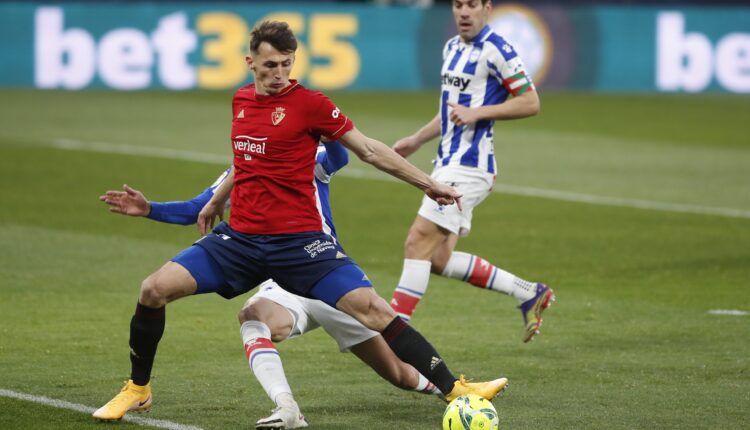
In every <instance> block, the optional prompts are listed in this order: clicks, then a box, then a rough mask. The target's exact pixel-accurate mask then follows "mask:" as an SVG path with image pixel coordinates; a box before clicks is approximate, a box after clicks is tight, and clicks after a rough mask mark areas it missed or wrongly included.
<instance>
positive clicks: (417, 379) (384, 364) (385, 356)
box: [351, 336, 441, 395]
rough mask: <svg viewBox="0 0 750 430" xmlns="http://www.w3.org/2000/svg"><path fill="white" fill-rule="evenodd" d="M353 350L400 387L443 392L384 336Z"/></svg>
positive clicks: (378, 372)
mask: <svg viewBox="0 0 750 430" xmlns="http://www.w3.org/2000/svg"><path fill="white" fill-rule="evenodd" d="M351 351H352V353H353V354H354V355H356V356H357V357H359V359H360V360H362V361H363V362H364V363H365V364H367V365H368V366H370V367H371V368H372V369H373V370H374V371H375V372H376V373H377V374H378V375H380V377H381V378H383V379H385V380H386V381H388V382H390V383H391V384H393V385H395V386H396V387H398V388H402V389H404V390H413V391H417V392H420V393H425V394H438V395H439V394H441V393H440V390H438V389H437V387H435V384H433V383H432V382H430V381H428V380H427V378H425V377H424V376H422V375H421V374H420V373H419V372H417V369H415V368H413V367H412V366H410V365H408V364H406V363H404V362H403V361H401V360H399V358H398V357H396V354H394V353H393V350H392V349H391V348H390V347H388V344H387V343H386V342H385V340H384V339H383V337H382V336H375V337H372V338H370V339H368V340H366V341H364V342H362V343H358V344H356V345H354V346H352V348H351Z"/></svg>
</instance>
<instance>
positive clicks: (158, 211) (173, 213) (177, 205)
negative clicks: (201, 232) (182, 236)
mask: <svg viewBox="0 0 750 430" xmlns="http://www.w3.org/2000/svg"><path fill="white" fill-rule="evenodd" d="M213 195H214V188H213V187H208V188H206V189H205V190H203V192H202V193H200V194H198V195H197V196H195V197H193V198H192V199H191V200H187V201H181V202H166V203H159V202H151V212H149V214H148V218H151V219H152V220H154V221H161V222H166V223H169V224H182V225H189V224H195V222H196V221H197V220H198V213H199V212H200V211H201V209H203V206H205V205H206V203H208V201H209V200H211V197H213Z"/></svg>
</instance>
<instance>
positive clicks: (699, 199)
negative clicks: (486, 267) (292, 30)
mask: <svg viewBox="0 0 750 430" xmlns="http://www.w3.org/2000/svg"><path fill="white" fill-rule="evenodd" d="M0 98H1V99H2V100H3V102H2V103H0V196H2V200H1V203H2V204H0V226H2V228H0V322H1V324H0V389H6V390H13V391H17V392H23V393H28V394H32V395H37V396H46V397H49V398H54V399H60V400H65V401H68V402H73V403H79V404H83V405H87V406H92V407H98V406H100V405H101V404H102V403H103V402H106V401H107V400H109V398H110V397H111V396H112V395H114V394H115V393H116V391H117V390H118V389H119V388H120V387H121V384H122V381H123V380H125V379H127V376H128V373H129V360H128V356H127V351H128V346H127V338H128V324H129V319H130V316H131V315H132V311H133V308H134V306H135V302H136V298H137V292H138V288H139V286H140V281H141V280H142V279H143V278H145V277H146V276H147V275H148V274H149V273H151V272H152V271H153V270H155V269H157V268H158V267H159V266H160V265H161V264H163V262H164V261H166V260H167V259H169V258H170V257H171V256H173V255H174V254H175V253H177V252H178V251H179V250H181V249H183V248H184V247H186V246H188V245H189V244H190V243H192V241H194V240H195V239H196V238H197V233H196V231H195V229H194V228H192V227H179V226H168V225H163V224H157V223H154V222H151V221H148V220H143V219H134V218H126V217H122V216H117V215H113V214H109V213H108V212H107V211H106V209H105V207H104V205H103V204H102V203H100V202H99V201H98V200H97V197H98V196H99V195H100V194H101V193H102V192H103V191H105V190H107V189H112V188H116V187H119V186H121V185H122V184H123V183H128V184H130V185H131V186H134V187H136V188H138V189H140V190H142V191H144V193H146V196H147V197H149V198H151V199H153V200H170V199H172V200H174V199H183V198H189V197H192V196H193V195H195V194H197V193H198V192H199V191H201V190H202V189H203V188H204V187H205V186H207V184H209V183H210V182H212V181H213V179H214V178H215V177H216V176H217V175H218V174H219V173H220V171H221V170H222V169H223V166H222V164H220V163H216V162H213V163H212V162H200V161H185V160H180V159H170V158H168V157H167V158H165V157H159V156H143V155H132V154H128V152H133V151H132V150H133V149H134V148H135V149H136V150H137V149H139V148H149V147H155V148H167V149H172V150H177V151H179V152H186V153H187V152H191V153H192V152H198V153H202V154H207V157H206V158H207V160H215V159H219V160H220V159H221V157H222V156H224V157H226V160H227V162H228V160H229V154H230V148H229V144H228V142H229V140H228V137H229V120H230V113H229V106H230V98H231V93H229V92H214V93H210V92H188V93H163V92H148V93H110V92H82V93H66V92H37V91H25V90H3V91H1V92H0ZM333 98H334V100H335V101H336V102H337V103H338V104H339V106H340V107H341V108H342V110H343V111H344V112H345V113H347V114H348V115H349V116H351V117H352V118H353V119H354V121H355V123H356V124H357V125H358V126H359V128H360V129H362V130H363V131H364V132H365V133H366V134H369V135H371V136H373V137H377V138H379V139H381V140H383V141H385V142H386V143H388V144H392V143H393V142H394V141H395V140H396V139H397V138H398V137H401V136H403V135H405V134H407V133H410V132H412V131H413V130H415V129H416V128H418V127H419V126H421V125H422V124H423V123H425V122H426V121H427V120H429V118H430V117H431V116H432V115H434V114H435V111H436V109H437V94H436V93H417V94H351V93H349V94H333ZM749 118H750V99H748V98H747V97H732V96H721V95H705V96H666V95H663V96H647V95H627V96H626V95H610V96H604V95H592V94H575V93H570V94H569V93H551V94H547V93H543V94H542V114H541V115H540V116H538V117H536V118H533V119H528V120H523V121H515V122H507V123H498V124H497V125H496V127H495V136H496V138H495V140H496V150H497V154H498V160H499V163H500V170H501V172H500V175H499V176H498V185H499V186H505V187H510V189H516V190H517V189H524V190H527V189H533V190H538V189H541V190H555V191H559V192H568V193H577V194H575V195H586V196H598V197H610V198H617V199H624V200H622V202H624V203H623V204H621V205H619V206H612V205H601V204H591V203H580V202H572V201H565V200H559V199H551V198H539V197H530V196H522V195H518V194H513V193H510V194H509V193H505V192H501V193H496V194H494V195H492V196H491V197H490V198H489V199H488V200H487V201H486V202H485V203H484V204H483V205H482V206H481V207H480V208H479V209H477V210H476V212H475V218H474V220H475V221H474V232H473V234H472V235H470V236H469V237H468V238H466V239H463V240H461V241H460V244H459V249H461V250H464V251H467V252H472V253H476V254H479V255H482V256H484V257H485V258H487V259H488V260H490V261H492V262H494V263H496V264H497V265H499V266H501V267H503V268H506V269H508V270H510V271H512V272H514V273H516V274H518V275H520V276H523V277H526V278H528V279H532V280H542V281H546V282H548V283H550V284H551V285H552V286H554V287H555V288H556V291H557V294H558V301H557V303H556V304H555V305H554V306H553V307H552V308H551V309H550V310H549V312H548V313H547V314H546V318H545V325H544V327H543V329H542V334H541V335H540V336H539V338H538V339H537V340H536V341H535V342H533V343H531V344H528V345H526V344H522V343H521V341H520V336H521V316H520V313H519V312H518V310H516V309H515V303H514V300H512V299H510V298H508V297H505V296H501V295H498V294H496V293H492V292H487V291H481V290H478V289H476V288H473V287H470V286H468V285H464V284H461V283H459V282H457V281H451V280H446V279H442V278H438V277H433V278H432V280H431V285H430V288H429V290H428V293H427V295H426V296H425V298H424V300H423V301H422V303H421V304H420V305H419V308H418V309H417V313H416V315H415V318H414V319H413V324H414V325H415V326H416V327H417V328H418V329H420V330H421V331H422V332H423V333H424V334H425V335H426V336H427V337H428V338H429V339H430V340H431V341H432V342H433V343H434V344H435V345H436V346H437V348H438V350H439V351H440V352H441V353H442V354H443V356H444V358H445V360H446V361H447V363H448V364H449V365H450V367H451V368H452V369H454V371H455V372H456V373H459V372H460V373H465V374H467V375H468V376H469V377H471V378H474V379H486V378H494V377H498V376H500V375H503V376H507V377H508V378H509V379H510V381H511V387H510V389H509V390H508V391H507V392H506V393H504V394H503V395H502V396H501V397H500V398H498V399H496V400H495V401H494V404H495V406H496V407H497V409H498V412H499V415H500V422H501V428H503V429H532V428H533V429H538V428H541V429H581V428H590V429H654V428H673V429H687V428H711V429H714V428H716V429H730V428H742V427H746V426H747V425H748V424H747V423H748V422H750V413H749V412H748V411H750V359H749V358H748V357H750V316H747V315H745V316H730V315H713V314H709V313H708V311H709V310H712V309H729V310H732V309H735V310H742V311H748V310H750V292H749V290H748V286H747V285H748V279H750V191H748V190H750V138H748V136H750V123H748V119H749ZM61 141H62V142H68V143H70V142H77V143H78V144H79V145H83V149H72V150H71V149H64V148H63V147H61V146H60V142H61ZM117 145H128V146H117ZM113 148H114V149H116V148H120V149H121V150H120V151H119V152H117V151H115V150H114V149H113ZM123 148H124V149H123ZM135 152H137V151H135ZM433 152H434V144H433V145H430V146H429V147H427V148H424V149H423V151H422V152H421V153H419V154H418V155H417V156H415V157H414V161H415V162H416V163H417V164H418V165H419V166H420V167H422V168H424V169H428V168H429V160H430V158H431V157H432V155H433ZM157 155H158V154H157ZM347 172H348V173H347ZM381 179H382V175H380V174H378V173H375V171H374V169H373V168H371V167H369V166H365V165H363V164H362V163H360V162H359V161H358V160H354V161H352V163H351V165H350V166H348V167H347V168H346V172H345V173H344V174H342V175H340V176H338V177H336V178H335V179H334V180H333V183H332V200H333V202H332V203H333V210H334V217H335V219H336V224H337V227H338V230H339V236H340V238H341V240H342V243H343V244H344V246H345V248H346V249H347V251H348V253H349V254H350V255H352V256H353V257H354V258H355V259H356V260H357V261H358V262H359V263H360V264H361V265H362V267H363V268H364V269H365V271H366V272H367V273H368V275H369V276H370V278H371V279H372V280H373V282H374V283H375V285H376V286H377V291H378V292H379V293H380V294H381V295H382V296H384V297H387V298H390V295H391V292H392V291H393V288H394V286H395V284H396V282H397V280H398V276H399V274H400V270H401V259H402V243H403V239H404V237H405V234H406V231H407V228H408V226H409V224H410V223H411V221H412V219H413V217H414V214H415V211H416V209H417V207H418V204H419V200H420V198H421V197H420V193H419V192H418V191H417V190H416V189H413V188H410V187H409V186H407V185H404V184H400V183H397V182H392V181H383V180H381ZM561 195H562V194H561ZM594 201H595V202H597V201H599V200H597V199H596V198H595V199H594ZM618 201H619V200H618ZM632 201H649V202H659V204H661V205H662V206H661V207H662V208H664V209H665V210H644V209H639V208H635V207H630V206H632V205H630V204H629V203H628V202H632ZM670 208H673V209H674V210H671V209H670ZM685 208H687V209H685ZM691 208H693V209H694V208H709V209H711V208H721V210H734V212H733V213H734V214H735V215H736V216H716V215H705V214H700V213H691V212H695V210H693V209H691ZM243 300H244V298H240V299H235V300H233V301H226V300H223V299H221V298H220V297H218V296H202V297H192V298H187V299H183V300H180V301H178V302H176V303H174V304H171V305H170V306H168V310H167V329H166V332H165V335H164V338H163V340H162V342H161V345H160V347H159V353H158V356H157V360H156V364H155V371H154V378H153V387H154V393H155V400H154V407H153V410H152V412H151V413H150V414H149V415H148V416H149V417H150V418H154V419H161V420H169V421H173V422H176V423H180V424H183V425H191V426H196V427H200V428H204V429H227V428H252V427H253V424H254V423H255V420H257V419H258V418H259V417H261V416H265V414H267V413H268V411H269V410H270V409H271V407H272V404H271V402H270V401H269V400H268V399H267V398H266V396H265V394H264V393H263V391H262V389H261V388H260V386H259V385H258V384H257V383H256V382H255V380H254V379H253V378H252V376H251V374H250V372H249V370H248V368H247V363H246V362H245V358H244V353H243V349H242V345H241V340H240V338H239V333H238V324H237V322H236V318H235V315H236V312H237V311H238V310H239V308H240V306H241V305H242V302H243ZM279 351H280V352H281V354H282V359H283V360H284V367H285V369H286V371H287V375H288V377H289V380H290V383H291V385H292V388H293V390H294V393H295V396H296V398H297V399H298V401H299V403H300V405H301V407H302V411H303V412H304V413H305V415H306V416H307V418H308V419H309V421H310V423H311V425H312V428H315V429H437V428H439V426H440V417H441V415H442V412H443V408H444V404H443V403H441V402H440V401H438V400H437V399H435V398H432V397H428V396H423V395H419V394H414V393H410V392H404V391H400V390H398V389H396V388H394V387H392V386H390V385H388V384H387V383H385V382H383V381H382V380H380V379H379V378H378V377H377V376H376V375H375V374H374V372H372V371H370V370H369V369H368V368H366V367H365V366H364V365H363V364H361V363H360V362H359V361H357V360H356V358H355V357H353V356H352V355H350V354H341V353H339V352H338V350H337V348H336V346H335V344H334V342H333V341H332V340H331V339H330V338H328V337H327V336H326V334H325V333H324V332H323V331H317V332H313V333H310V334H309V335H305V336H304V337H303V338H301V339H296V340H292V341H289V342H285V343H283V344H281V345H280V346H279ZM135 427H139V426H137V425H136V424H133V423H125V422H123V423H116V424H102V423H94V422H93V421H91V419H90V417H89V416H88V415H87V414H85V413H80V412H74V411H69V410H63V409H56V408H52V407H49V406H44V405H39V404H35V403H30V402H25V401H21V400H15V399H10V398H7V397H0V428H3V429H15V428H24V429H25V428H34V429H110V428H113V429H125V428H135Z"/></svg>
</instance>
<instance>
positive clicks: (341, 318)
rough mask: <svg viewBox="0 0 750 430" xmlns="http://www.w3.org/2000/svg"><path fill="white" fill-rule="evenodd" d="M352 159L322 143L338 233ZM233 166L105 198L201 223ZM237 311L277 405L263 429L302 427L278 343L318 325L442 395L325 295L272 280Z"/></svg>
mask: <svg viewBox="0 0 750 430" xmlns="http://www.w3.org/2000/svg"><path fill="white" fill-rule="evenodd" d="M347 162H348V154H347V152H346V149H344V147H343V146H341V144H339V143H337V142H333V143H328V144H326V145H321V146H319V147H318V154H317V156H316V166H315V185H316V188H317V191H318V194H319V195H320V203H321V213H322V214H323V216H324V218H325V223H326V224H327V225H328V227H329V229H330V230H331V235H332V236H333V237H337V236H336V228H335V226H334V224H333V219H332V217H331V214H332V211H331V206H330V200H329V198H328V196H329V188H328V187H329V186H328V184H329V181H330V180H331V178H332V177H333V175H334V174H335V173H336V172H337V171H338V170H339V169H341V168H342V167H344V166H345V165H346V164H347ZM228 171H229V169H227V170H226V171H224V172H223V173H222V174H221V175H220V176H219V178H218V179H217V180H216V181H215V182H214V183H213V184H212V185H211V186H209V187H207V188H206V189H205V190H203V192H201V193H200V194H198V195H197V196H195V197H193V198H192V199H190V200H186V201H175V202H167V203H162V202H152V201H149V200H148V199H146V197H145V196H144V195H143V193H142V192H140V191H138V190H135V189H133V188H131V187H129V186H127V185H124V186H123V189H124V191H107V192H106V193H105V194H104V195H102V196H100V198H99V199H100V200H101V201H103V202H105V203H106V204H108V205H110V211H111V212H114V213H119V214H123V215H130V216H135V217H147V218H150V219H152V220H155V221H161V222H165V223H169V224H182V225H189V224H194V223H195V221H196V219H197V218H198V213H199V212H200V210H201V208H203V206H204V205H205V204H206V202H208V200H209V199H210V198H211V196H213V193H214V189H216V187H217V186H218V185H219V184H221V182H222V181H223V180H224V179H225V178H226V176H227V172H228ZM238 318H239V321H240V325H241V328H240V333H241V336H242V340H243V344H244V346H245V351H246V355H247V359H248V363H249V365H250V369H251V370H252V372H253V374H254V375H255V376H256V378H257V380H258V382H259V383H260V384H261V386H262V387H263V388H264V390H265V391H266V393H267V394H268V397H269V398H270V399H271V400H272V401H273V402H274V403H275V404H276V409H274V411H273V413H272V414H271V415H270V416H268V417H265V418H262V419H260V420H259V421H258V422H257V423H256V426H257V427H258V428H278V427H281V426H283V428H299V427H301V426H304V425H305V424H306V421H305V419H304V417H303V416H302V413H301V412H300V408H299V406H298V404H297V402H296V401H295V400H294V397H293V396H292V391H291V388H290V386H289V383H288V382H287V379H286V375H285V374H284V368H283V366H282V363H281V358H280V355H279V354H278V351H277V350H276V348H275V347H274V345H273V344H272V343H271V342H273V343H280V342H282V341H284V340H286V339H290V338H295V337H298V336H301V335H303V334H305V333H307V332H309V331H311V330H314V329H316V328H318V327H323V329H324V330H325V331H326V332H327V333H328V334H329V335H330V336H331V337H333V338H334V339H335V340H336V343H337V344H338V345H339V349H340V350H341V351H342V352H347V351H351V352H352V353H353V354H354V355H356V356H357V357H358V358H359V359H360V360H362V361H363V362H364V363H365V364H367V365H368V366H370V367H371V368H372V369H373V370H375V371H376V372H377V373H378V375H380V376H381V377H383V379H385V380H387V381H388V382H390V383H391V384H393V385H395V386H396V387H399V388H403V389H405V390H413V391H417V392H420V393H425V394H438V395H439V394H441V393H440V391H439V390H437V388H436V387H435V385H433V384H432V383H430V382H429V381H428V380H427V378H425V377H424V376H422V375H421V374H419V372H417V370H416V369H414V368H413V367H412V366H410V365H408V364H406V363H404V362H403V361H401V360H399V359H398V357H396V355H395V354H394V353H393V351H391V349H390V348H389V347H388V345H387V344H386V343H385V340H383V337H382V336H380V334H379V333H377V332H375V331H372V330H369V329H368V328H366V327H365V326H363V325H362V324H360V323H359V322H357V320H355V319H354V318H352V317H350V316H349V315H346V314H345V313H343V312H341V311H339V310H337V309H334V308H332V307H330V306H328V305H327V304H325V303H323V302H321V301H320V300H312V299H308V298H304V297H300V296H297V295H294V294H292V293H289V292H287V291H285V290H284V289H282V288H281V287H280V286H279V285H278V284H276V283H275V282H273V280H268V281H265V282H264V283H263V284H261V285H260V286H258V292H257V293H256V294H254V295H253V296H252V297H251V298H250V299H248V300H247V302H245V305H244V306H243V307H242V310H240V312H239V314H238Z"/></svg>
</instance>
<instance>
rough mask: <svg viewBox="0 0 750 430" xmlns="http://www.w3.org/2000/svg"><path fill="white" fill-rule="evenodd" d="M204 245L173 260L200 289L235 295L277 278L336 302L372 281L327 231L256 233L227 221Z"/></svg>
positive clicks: (302, 292)
mask: <svg viewBox="0 0 750 430" xmlns="http://www.w3.org/2000/svg"><path fill="white" fill-rule="evenodd" d="M198 247H200V248H201V249H202V250H204V251H205V255H204V253H203V252H201V251H200V250H191V249H190V248H188V249H187V250H185V251H183V252H181V253H180V254H178V255H177V256H175V258H174V259H173V260H172V261H175V262H176V263H179V264H180V265H182V266H183V267H185V268H186V269H187V270H188V271H189V272H190V273H191V274H192V275H193V278H195V280H196V281H197V282H198V291H197V293H207V292H216V293H218V294H220V295H221V296H223V297H226V298H232V297H235V296H238V295H240V294H243V293H245V292H247V291H250V290H252V289H253V288H255V286H257V285H258V284H260V283H261V282H263V281H265V280H266V279H268V278H272V279H273V280H274V281H276V283H278V284H279V285H280V286H281V287H282V288H283V289H285V290H287V291H289V292H290V293H293V294H296V295H298V296H302V297H308V298H313V299H319V300H322V301H324V302H326V303H328V304H329V305H331V306H334V307H335V304H336V302H337V301H338V299H340V298H341V297H342V296H343V295H344V294H346V293H348V292H349V291H351V290H354V289H357V288H361V287H369V286H372V284H371V283H370V281H369V280H368V279H367V276H365V274H364V272H362V270H361V269H360V268H359V267H358V266H357V264H356V263H355V262H354V260H352V259H351V258H349V256H347V255H346V253H345V252H344V249H343V248H342V247H341V245H340V244H339V243H338V242H337V241H335V240H334V239H333V238H332V237H331V236H329V235H327V234H325V233H323V232H310V233H296V234H279V235H252V234H244V233H240V232H237V231H234V230H232V228H231V227H229V225H228V224H227V223H225V222H222V223H221V224H219V225H218V226H216V228H215V229H214V230H213V232H211V233H210V234H208V235H206V236H204V237H203V238H201V239H199V240H198V241H197V242H195V244H194V246H193V247H191V248H198ZM349 266H351V267H349ZM329 274H330V276H328V275H329Z"/></svg>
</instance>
